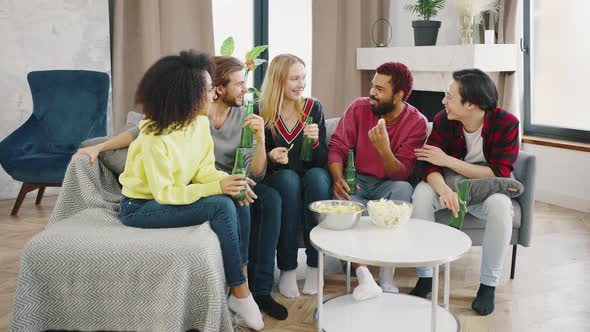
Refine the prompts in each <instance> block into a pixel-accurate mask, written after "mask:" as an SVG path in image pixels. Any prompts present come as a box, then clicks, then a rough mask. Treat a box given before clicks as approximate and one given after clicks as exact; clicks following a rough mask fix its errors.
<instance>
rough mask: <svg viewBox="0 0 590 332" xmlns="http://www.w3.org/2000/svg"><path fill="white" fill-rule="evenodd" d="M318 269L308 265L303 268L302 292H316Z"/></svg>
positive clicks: (312, 293) (310, 293)
mask: <svg viewBox="0 0 590 332" xmlns="http://www.w3.org/2000/svg"><path fill="white" fill-rule="evenodd" d="M318 273H319V270H318V268H317V267H311V266H308V267H307V269H306V270H305V284H303V290H301V292H303V294H309V295H314V294H317V293H318V284H319V274H318Z"/></svg>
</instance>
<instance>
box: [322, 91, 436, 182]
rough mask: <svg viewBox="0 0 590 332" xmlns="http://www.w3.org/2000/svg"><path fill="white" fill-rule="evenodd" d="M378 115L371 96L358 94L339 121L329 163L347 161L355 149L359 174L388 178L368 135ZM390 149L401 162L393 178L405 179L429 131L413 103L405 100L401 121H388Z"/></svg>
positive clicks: (412, 167)
mask: <svg viewBox="0 0 590 332" xmlns="http://www.w3.org/2000/svg"><path fill="white" fill-rule="evenodd" d="M377 121H379V117H377V116H376V115H374V114H373V112H371V104H370V103H369V98H367V97H364V98H357V99H356V100H354V101H353V102H352V104H350V106H348V109H347V110H346V112H345V113H344V115H343V116H342V118H341V119H340V121H339V122H338V126H337V127H336V130H335V131H334V134H333V135H332V139H331V140H330V147H329V151H328V164H331V163H341V164H343V165H345V164H346V159H347V158H348V149H349V148H353V149H354V151H355V156H354V159H355V160H354V162H355V166H356V170H357V172H358V173H359V174H365V175H372V176H375V177H377V178H380V179H385V178H387V177H386V175H385V169H384V167H383V161H382V160H381V157H380V156H379V153H378V152H377V149H375V147H374V146H373V143H371V140H370V139H369V134H368V133H369V130H371V128H373V127H375V126H376V125H377ZM386 128H387V133H388V134H389V142H390V147H391V151H392V152H393V154H394V155H395V157H396V158H397V160H399V161H400V163H401V164H402V165H401V166H402V167H401V170H400V172H398V173H397V174H394V175H392V176H390V177H389V179H390V180H406V179H407V178H408V177H409V176H410V175H411V174H412V172H413V171H414V164H415V163H416V155H415V154H414V149H416V148H419V147H422V146H423V145H424V142H425V141H426V135H427V134H428V127H427V120H426V117H425V116H424V115H422V113H420V112H419V111H418V110H417V109H416V108H415V107H414V106H412V105H410V104H408V103H405V104H404V110H403V111H402V113H401V115H400V118H399V120H398V121H396V122H394V123H392V124H389V125H386Z"/></svg>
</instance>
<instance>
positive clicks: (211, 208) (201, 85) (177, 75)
mask: <svg viewBox="0 0 590 332" xmlns="http://www.w3.org/2000/svg"><path fill="white" fill-rule="evenodd" d="M212 74H213V65H212V63H211V61H210V60H209V56H208V55H207V54H201V53H194V52H192V51H188V52H187V51H183V52H181V53H180V54H179V55H172V56H167V57H164V58H162V59H160V60H159V61H157V62H156V63H155V64H154V65H152V67H150V69H148V71H147V72H146V73H145V75H144V77H143V78H142V80H141V82H140V83H139V87H138V89H137V92H136V96H135V102H136V104H138V105H141V107H142V109H143V112H144V115H145V120H143V121H142V122H141V123H140V126H139V127H140V130H141V132H140V134H139V137H138V138H137V139H136V140H135V141H133V143H131V145H130V147H129V153H128V156H127V163H126V164H125V171H124V172H123V173H122V174H121V176H120V178H119V181H120V182H121V184H122V185H123V195H124V198H123V200H122V201H121V212H120V214H119V217H120V219H121V220H122V222H123V223H124V224H125V225H128V226H132V227H141V228H168V227H184V226H191V225H199V224H202V223H204V222H205V221H210V225H211V229H212V230H213V232H215V234H217V237H218V238H219V243H220V246H221V254H222V256H223V267H224V270H225V278H226V280H227V283H228V285H229V286H230V288H231V296H230V298H229V300H228V304H229V307H230V309H231V310H233V311H234V312H236V313H237V314H238V315H239V316H241V318H242V319H243V320H244V322H245V323H246V325H248V326H249V327H251V328H253V329H255V330H261V329H262V328H263V327H264V322H263V321H262V316H261V314H260V311H259V309H258V306H257V305H256V302H254V299H253V297H252V295H251V294H250V291H249V290H248V285H247V279H246V275H245V273H244V271H245V265H244V264H245V262H244V261H243V257H244V255H243V254H242V253H241V252H240V240H239V238H238V225H237V223H238V218H237V214H236V207H235V205H234V203H233V201H232V199H231V198H230V197H228V196H226V195H236V194H238V193H239V192H240V190H242V189H244V188H245V187H247V186H246V181H250V182H251V181H252V180H247V179H245V177H244V176H243V175H228V174H226V173H224V172H221V171H218V170H216V169H215V157H214V154H213V139H212V138H211V134H210V131H209V119H208V117H207V114H208V112H209V106H210V105H211V103H212V102H213V98H214V96H215V91H214V87H213V86H212V84H211V75H212ZM250 184H254V183H253V182H251V183H250ZM247 190H250V189H249V188H248V189H247ZM224 194H225V195H224ZM246 254H247V253H246ZM246 257H247V256H246Z"/></svg>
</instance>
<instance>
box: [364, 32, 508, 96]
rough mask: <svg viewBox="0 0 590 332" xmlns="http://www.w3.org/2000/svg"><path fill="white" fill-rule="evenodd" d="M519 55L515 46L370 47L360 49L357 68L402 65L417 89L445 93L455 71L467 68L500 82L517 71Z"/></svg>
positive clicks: (373, 68)
mask: <svg viewBox="0 0 590 332" xmlns="http://www.w3.org/2000/svg"><path fill="white" fill-rule="evenodd" d="M517 56H518V48H517V45H516V44H494V45H487V44H475V45H446V46H419V47H370V48H357V52H356V68H357V69H358V70H375V68H377V67H378V66H379V65H381V64H383V63H385V62H389V61H395V62H401V63H403V64H405V65H406V66H408V68H410V70H411V71H412V74H413V76H414V90H422V91H445V89H446V88H447V86H448V84H449V82H450V81H451V79H452V72H453V71H456V70H461V69H466V68H479V69H481V70H483V71H485V72H487V73H488V74H489V75H490V76H491V77H492V79H493V80H494V81H496V83H497V80H498V77H499V74H500V73H501V72H514V71H516V68H517V60H518V59H517Z"/></svg>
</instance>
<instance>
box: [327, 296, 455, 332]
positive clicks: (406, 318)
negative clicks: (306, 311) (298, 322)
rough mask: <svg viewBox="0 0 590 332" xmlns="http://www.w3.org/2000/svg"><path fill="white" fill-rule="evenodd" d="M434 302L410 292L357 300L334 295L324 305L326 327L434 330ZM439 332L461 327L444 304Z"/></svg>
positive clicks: (374, 331)
mask: <svg viewBox="0 0 590 332" xmlns="http://www.w3.org/2000/svg"><path fill="white" fill-rule="evenodd" d="M431 315H432V302H430V301H429V300H426V299H423V298H420V297H416V296H411V295H407V294H391V293H383V294H382V295H381V296H379V297H378V298H374V299H370V300H366V301H356V300H355V299H353V298H352V294H347V295H342V296H338V297H335V298H332V299H330V300H328V301H326V302H324V305H323V313H322V317H321V320H322V329H323V330H324V331H326V332H335V331H337V332H345V331H371V332H379V331H424V332H427V331H431V325H430V324H431ZM436 320H437V327H436V331H437V332H457V331H460V330H461V326H460V323H459V320H458V319H457V318H456V317H455V315H453V314H452V313H450V312H449V311H448V310H447V309H445V308H444V307H441V306H439V307H438V308H437V312H436Z"/></svg>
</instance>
